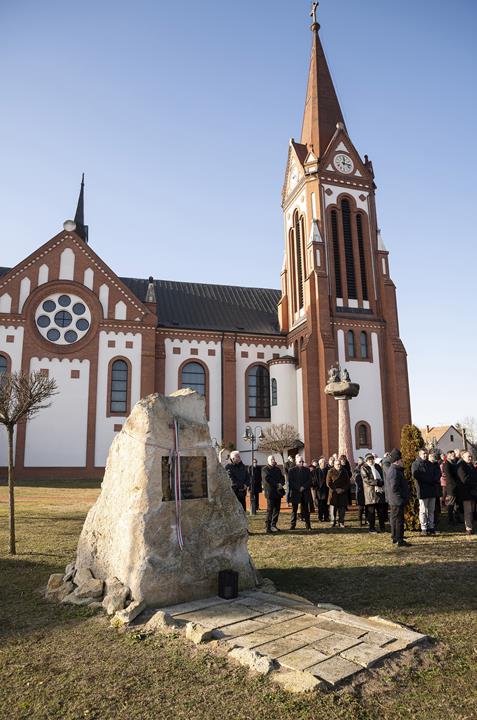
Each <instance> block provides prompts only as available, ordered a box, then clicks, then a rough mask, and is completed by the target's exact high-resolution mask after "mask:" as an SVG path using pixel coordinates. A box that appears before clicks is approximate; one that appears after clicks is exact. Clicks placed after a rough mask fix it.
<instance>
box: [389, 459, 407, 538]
mask: <svg viewBox="0 0 477 720" xmlns="http://www.w3.org/2000/svg"><path fill="white" fill-rule="evenodd" d="M389 459H390V461H391V465H390V466H389V469H388V472H387V474H386V477H385V480H384V488H385V492H386V497H387V500H388V503H389V520H390V522H391V537H392V541H393V544H394V545H397V547H409V545H410V543H408V542H406V541H405V540H404V508H405V507H406V505H407V501H408V500H409V483H408V482H407V480H406V478H405V477H404V469H403V464H402V455H401V452H400V451H399V450H398V449H397V448H394V450H392V451H391V453H390V455H389Z"/></svg>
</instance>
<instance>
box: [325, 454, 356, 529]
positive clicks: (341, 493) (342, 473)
mask: <svg viewBox="0 0 477 720" xmlns="http://www.w3.org/2000/svg"><path fill="white" fill-rule="evenodd" d="M326 484H327V485H328V488H329V493H328V504H329V506H330V515H331V521H332V523H331V524H332V526H333V527H336V525H337V521H338V524H339V527H340V528H344V526H345V525H344V519H345V513H346V507H347V505H348V490H349V488H350V477H349V473H348V471H347V469H346V468H345V467H344V466H343V465H342V464H341V463H340V461H339V460H336V461H335V463H334V465H333V467H332V468H330V470H328V475H327V476H326Z"/></svg>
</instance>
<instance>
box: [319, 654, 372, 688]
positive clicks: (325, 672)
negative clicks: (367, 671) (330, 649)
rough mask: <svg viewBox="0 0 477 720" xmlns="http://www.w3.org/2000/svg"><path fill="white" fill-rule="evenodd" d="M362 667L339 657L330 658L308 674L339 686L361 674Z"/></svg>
mask: <svg viewBox="0 0 477 720" xmlns="http://www.w3.org/2000/svg"><path fill="white" fill-rule="evenodd" d="M362 670H363V668H362V667H361V665H356V663H353V662H350V661H349V660H345V659H344V658H341V657H339V656H336V657H332V658H329V659H328V660H324V661H323V662H320V663H318V664H317V665H313V666H312V667H310V668H308V672H311V673H312V674H313V675H316V676H317V677H319V678H320V679H321V680H324V681H325V682H327V683H329V684H330V685H333V686H335V685H338V683H341V682H343V681H344V680H348V678H350V677H352V676H353V675H356V674H357V673H359V672H361V671H362Z"/></svg>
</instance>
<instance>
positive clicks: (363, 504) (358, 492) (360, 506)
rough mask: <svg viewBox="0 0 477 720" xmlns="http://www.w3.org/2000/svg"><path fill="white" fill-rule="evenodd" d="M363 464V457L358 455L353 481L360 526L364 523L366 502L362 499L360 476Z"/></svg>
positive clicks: (362, 488) (361, 479)
mask: <svg viewBox="0 0 477 720" xmlns="http://www.w3.org/2000/svg"><path fill="white" fill-rule="evenodd" d="M363 465H364V458H363V457H361V456H360V457H359V458H358V463H357V465H356V467H355V469H354V473H353V481H354V484H355V486H356V505H357V506H358V511H359V524H360V525H361V527H362V526H363V525H366V502H365V500H364V486H363V478H362V477H361V468H362V467H363Z"/></svg>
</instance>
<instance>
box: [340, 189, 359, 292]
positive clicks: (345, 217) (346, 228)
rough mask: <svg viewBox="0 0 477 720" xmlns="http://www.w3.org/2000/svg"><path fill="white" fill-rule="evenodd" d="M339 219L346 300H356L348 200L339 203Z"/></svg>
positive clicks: (344, 199)
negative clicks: (343, 253)
mask: <svg viewBox="0 0 477 720" xmlns="http://www.w3.org/2000/svg"><path fill="white" fill-rule="evenodd" d="M341 217H342V221H343V240H344V249H345V265H346V281H347V283H348V299H349V300H356V299H357V297H358V295H357V292H356V270H355V266H354V254H353V235H352V232H351V208H350V205H349V200H347V199H346V198H343V200H342V201H341Z"/></svg>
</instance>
